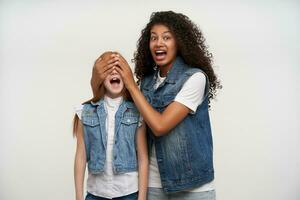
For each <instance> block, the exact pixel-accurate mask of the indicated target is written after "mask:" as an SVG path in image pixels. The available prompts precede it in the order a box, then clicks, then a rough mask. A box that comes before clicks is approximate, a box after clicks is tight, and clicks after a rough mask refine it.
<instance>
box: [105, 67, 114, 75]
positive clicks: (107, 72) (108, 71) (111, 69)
mask: <svg viewBox="0 0 300 200" xmlns="http://www.w3.org/2000/svg"><path fill="white" fill-rule="evenodd" d="M113 70H114V68H113V67H111V68H109V69H107V70H106V71H104V72H103V76H104V77H106V76H107V75H108V74H110V73H111V72H112V71H113Z"/></svg>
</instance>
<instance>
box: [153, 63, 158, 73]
mask: <svg viewBox="0 0 300 200" xmlns="http://www.w3.org/2000/svg"><path fill="white" fill-rule="evenodd" d="M157 68H158V67H157V64H156V63H155V65H154V66H153V69H154V71H156V70H157Z"/></svg>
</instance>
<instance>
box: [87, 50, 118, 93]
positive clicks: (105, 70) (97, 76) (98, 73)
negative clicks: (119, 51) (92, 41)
mask: <svg viewBox="0 0 300 200" xmlns="http://www.w3.org/2000/svg"><path fill="white" fill-rule="evenodd" d="M116 61H117V59H116V58H115V57H114V56H113V54H112V55H111V59H109V60H104V59H102V57H101V56H100V57H99V58H98V59H97V60H96V61H95V64H94V66H93V73H92V78H91V86H92V90H93V95H94V97H95V95H96V94H97V91H98V90H99V88H100V85H101V84H102V83H103V81H104V80H105V78H106V76H107V75H108V74H110V73H111V72H112V71H113V68H112V67H113V66H115V65H116V64H115V62H116Z"/></svg>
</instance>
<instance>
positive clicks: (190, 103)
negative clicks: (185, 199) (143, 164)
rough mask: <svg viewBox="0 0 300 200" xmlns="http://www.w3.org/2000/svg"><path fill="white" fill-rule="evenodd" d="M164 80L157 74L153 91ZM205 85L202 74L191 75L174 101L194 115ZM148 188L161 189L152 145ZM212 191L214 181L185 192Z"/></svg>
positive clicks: (204, 78) (201, 98) (202, 97)
mask: <svg viewBox="0 0 300 200" xmlns="http://www.w3.org/2000/svg"><path fill="white" fill-rule="evenodd" d="M165 79H166V77H161V76H160V74H159V73H158V77H157V79H156V83H155V85H154V89H157V88H158V86H159V85H160V84H161V83H162V82H163V81H164V80H165ZM205 83H206V77H205V75H204V74H203V73H202V72H197V73H195V74H193V75H192V76H191V77H190V78H189V79H188V80H187V81H186V82H185V83H184V85H183V86H182V88H181V90H180V91H179V92H178V94H177V95H176V97H175V99H174V101H176V102H179V103H181V104H183V105H185V106H186V107H188V108H189V109H190V110H191V111H190V114H194V113H195V112H196V110H197V107H198V106H199V105H200V104H201V103H202V101H203V99H204V92H205ZM148 186H149V187H154V188H162V185H161V179H160V174H159V170H158V165H157V160H156V152H155V148H154V145H153V146H152V153H151V157H150V164H149V182H148ZM209 190H214V181H211V182H209V183H207V184H204V185H202V186H201V187H198V188H194V189H191V190H187V191H188V192H204V191H209Z"/></svg>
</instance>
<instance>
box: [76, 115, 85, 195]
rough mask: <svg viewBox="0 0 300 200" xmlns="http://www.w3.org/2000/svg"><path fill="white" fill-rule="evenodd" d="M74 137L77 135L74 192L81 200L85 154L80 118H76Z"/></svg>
mask: <svg viewBox="0 0 300 200" xmlns="http://www.w3.org/2000/svg"><path fill="white" fill-rule="evenodd" d="M76 137H77V147H76V154H75V162H74V181H75V192H76V200H83V183H84V174H85V168H86V154H85V145H84V139H83V130H82V124H81V121H80V120H78V129H77V133H76Z"/></svg>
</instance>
